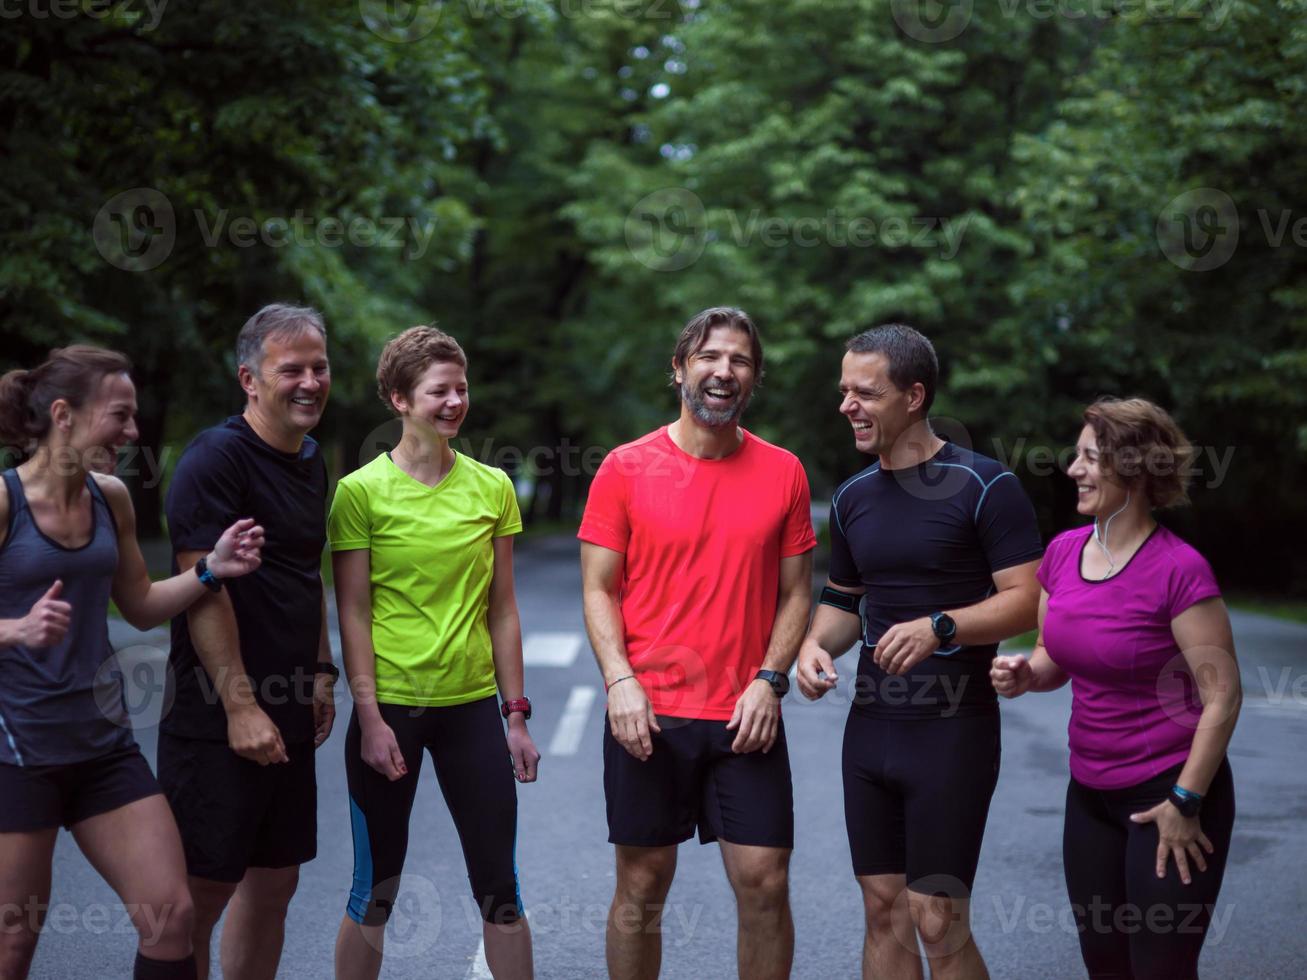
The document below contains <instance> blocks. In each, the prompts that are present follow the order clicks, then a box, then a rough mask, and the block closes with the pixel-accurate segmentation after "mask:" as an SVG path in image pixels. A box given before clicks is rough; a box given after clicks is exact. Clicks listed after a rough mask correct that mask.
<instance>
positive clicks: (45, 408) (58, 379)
mask: <svg viewBox="0 0 1307 980" xmlns="http://www.w3.org/2000/svg"><path fill="white" fill-rule="evenodd" d="M131 370H132V362H131V361H129V360H128V359H127V357H126V356H125V355H123V354H120V353H118V351H116V350H107V349H105V348H103V347H92V346H91V345H90V344H73V345H72V346H70V347H57V348H55V349H54V350H52V351H50V356H49V357H48V358H46V360H45V362H44V363H42V364H41V365H39V366H38V367H35V368H33V369H32V370H30V371H23V370H21V369H20V370H14V371H8V372H6V373H5V375H4V377H0V456H3V455H4V454H5V451H6V450H8V451H10V452H13V453H16V454H17V456H18V458H19V459H24V458H26V457H27V456H29V455H31V454H32V452H33V451H35V449H36V447H37V445H38V444H39V443H40V442H41V440H42V439H45V438H46V437H47V436H48V435H49V434H50V406H51V405H53V404H54V403H55V402H56V401H58V400H59V399H61V398H62V399H63V400H64V401H66V402H68V404H70V405H72V406H73V408H78V409H80V408H81V407H82V406H83V405H85V404H86V402H87V400H88V399H90V398H91V397H92V396H94V395H95V393H96V392H97V391H98V390H99V387H100V382H101V381H102V380H104V378H105V376H106V375H110V374H130V373H131Z"/></svg>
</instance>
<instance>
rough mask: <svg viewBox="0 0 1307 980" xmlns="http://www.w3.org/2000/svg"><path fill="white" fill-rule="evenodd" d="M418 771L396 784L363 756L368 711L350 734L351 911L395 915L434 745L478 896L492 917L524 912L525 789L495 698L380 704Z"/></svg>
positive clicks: (368, 921) (361, 916) (370, 920)
mask: <svg viewBox="0 0 1307 980" xmlns="http://www.w3.org/2000/svg"><path fill="white" fill-rule="evenodd" d="M377 707H378V708H380V709H381V717H382V720H383V721H385V723H386V724H387V725H389V726H390V728H391V730H392V731H393V732H394V733H395V741H396V742H398V743H399V751H400V752H401V753H402V754H403V756H404V762H405V764H406V765H407V766H408V774H407V775H405V776H403V777H401V778H399V779H397V780H395V781H394V782H393V783H392V782H391V781H390V780H389V779H387V778H386V777H385V776H383V775H382V774H381V773H379V772H377V771H376V770H375V769H373V768H372V767H371V766H369V765H368V764H367V763H366V762H364V761H363V756H362V744H363V732H362V729H361V728H360V727H359V720H358V713H357V712H355V714H354V716H353V717H352V718H350V722H349V731H348V733H347V734H346V736H345V778H346V781H347V782H348V784H349V809H350V826H351V827H352V828H353V833H354V886H353V888H351V889H350V895H349V906H348V909H347V911H348V913H349V916H350V918H352V919H353V920H354V921H355V922H361V923H363V924H364V925H382V924H384V923H385V922H386V920H387V919H388V918H389V917H390V911H391V907H392V906H393V905H394V902H395V895H396V892H397V891H398V890H399V876H400V872H402V871H403V870H404V857H405V855H406V854H407V852H408V818H409V813H410V812H411V811H412V809H413V797H414V795H415V794H416V793H417V788H418V773H419V771H420V770H421V768H422V750H423V749H426V750H427V751H428V752H430V753H431V760H432V762H434V763H435V767H436V778H437V779H438V780H439V781H440V791H441V793H443V794H444V797H445V804H446V805H447V806H448V807H449V813H450V816H452V817H453V818H454V826H455V828H456V829H457V830H458V839H459V841H460V842H461V843H462V845H463V859H464V861H465V862H466V865H467V876H468V880H469V881H470V883H471V885H472V896H473V898H475V899H476V902H477V905H478V906H480V908H481V915H482V917H483V918H484V919H485V920H486V921H487V922H495V923H499V924H501V925H505V924H508V923H511V922H516V921H517V920H518V919H519V918H520V917H521V915H522V899H521V896H520V894H519V893H518V886H517V860H516V855H515V851H516V848H517V788H516V786H515V784H514V782H513V766H512V760H511V757H510V756H509V753H508V746H507V744H506V743H505V741H504V723H503V720H502V719H501V717H500V714H499V705H498V703H497V701H496V699H495V698H494V697H489V698H484V699H482V700H480V701H473V702H472V703H470V704H459V705H453V706H451V707H445V708H410V707H408V706H406V705H396V704H379V705H377Z"/></svg>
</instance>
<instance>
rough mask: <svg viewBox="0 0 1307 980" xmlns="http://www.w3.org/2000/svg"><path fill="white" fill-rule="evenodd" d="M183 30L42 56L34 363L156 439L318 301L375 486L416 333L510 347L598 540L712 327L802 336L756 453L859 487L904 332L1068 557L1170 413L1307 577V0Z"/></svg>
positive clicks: (226, 405)
mask: <svg viewBox="0 0 1307 980" xmlns="http://www.w3.org/2000/svg"><path fill="white" fill-rule="evenodd" d="M175 6H176V9H174V5H167V6H165V7H164V8H163V10H162V15H161V16H160V17H158V18H157V23H154V18H153V17H152V11H151V9H150V8H147V7H146V6H145V5H144V4H143V2H127V3H120V4H117V5H116V6H115V7H114V8H113V11H112V15H111V16H109V17H91V16H85V15H79V16H78V17H75V18H72V19H59V18H53V17H48V16H47V17H39V16H35V15H32V14H30V13H29V14H25V15H24V16H22V17H21V18H18V19H15V20H6V22H5V30H4V32H3V34H0V121H2V122H3V134H4V135H3V139H4V144H3V146H4V152H3V154H2V155H0V231H2V232H3V234H4V235H5V240H6V248H5V250H4V253H3V255H0V316H2V317H3V326H0V332H2V333H3V336H4V338H5V344H4V353H3V359H4V361H5V362H6V363H9V362H21V361H30V360H33V359H35V358H36V357H37V356H39V354H40V352H41V351H43V350H44V349H45V348H47V347H49V346H51V345H53V344H56V343H61V342H64V341H67V340H69V339H72V338H74V337H77V338H89V339H93V340H98V341H100V342H103V343H107V344H112V345H114V346H117V347H120V348H122V349H124V350H127V351H128V352H129V353H130V354H131V356H132V357H133V358H134V360H135V361H136V362H137V364H138V365H139V367H140V370H139V372H138V374H139V377H140V380H141V381H142V383H143V387H144V389H145V395H146V397H145V398H144V399H143V402H142V408H143V412H144V415H145V419H144V421H145V423H146V424H145V425H144V426H143V428H144V430H145V437H146V438H147V439H152V440H154V441H155V442H161V441H165V440H167V441H171V442H174V443H176V442H179V441H184V439H185V438H187V437H188V436H189V434H190V433H191V432H193V431H194V430H195V429H196V428H198V427H199V426H201V425H203V424H207V423H208V422H209V421H211V420H212V419H213V418H214V417H215V416H216V415H217V414H219V413H221V412H223V411H225V410H228V409H230V408H232V407H234V406H235V404H236V399H235V397H234V395H235V390H234V385H232V384H231V382H230V380H229V379H230V376H231V371H232V365H231V363H230V354H229V353H228V352H229V350H230V348H231V345H232V340H233V338H234V335H235V332H236V330H237V329H238V328H239V325H240V323H241V322H242V321H243V320H244V318H245V317H246V316H248V315H249V313H251V312H252V311H253V310H254V309H256V308H257V307H258V306H259V305H261V304H262V303H264V302H266V301H269V300H272V299H279V298H287V299H293V300H304V301H307V302H311V303H314V304H316V305H318V306H320V307H321V308H322V309H323V310H324V312H326V314H327V316H328V321H329V326H330V329H331V332H332V343H333V360H334V368H335V374H336V387H335V390H334V393H333V396H332V397H333V409H332V410H331V411H329V413H328V421H327V423H326V425H325V426H324V429H323V430H322V435H323V437H324V439H326V440H327V441H328V443H329V444H330V445H331V446H332V447H333V460H334V462H335V464H336V465H337V466H339V467H342V468H345V467H352V466H354V465H356V464H357V462H358V461H359V456H360V453H362V454H364V455H366V453H367V452H368V451H370V449H371V447H372V445H373V443H372V442H370V441H369V435H370V433H371V431H372V429H373V428H374V427H375V426H377V425H379V424H381V423H382V422H383V421H384V419H385V415H384V412H383V411H382V409H381V406H380V405H379V404H378V403H377V402H376V400H375V397H374V395H373V393H372V385H371V380H370V378H371V373H372V365H373V364H374V363H375V356H376V353H377V351H378V349H379V347H380V345H381V343H382V342H383V341H384V339H385V338H386V337H387V336H389V335H391V334H393V333H394V332H396V331H397V330H399V329H402V328H403V327H405V326H408V325H410V324H412V323H415V322H425V321H430V320H437V321H439V322H440V323H441V324H442V325H444V326H445V327H446V328H447V329H449V330H451V331H452V332H453V333H454V334H455V335H456V336H458V337H459V338H460V340H462V341H463V342H464V344H465V346H466V347H467V349H468V351H469V354H470V355H471V358H472V368H471V371H472V376H473V385H474V399H475V400H474V411H473V415H472V421H471V424H472V426H473V427H472V428H471V429H469V430H468V432H467V433H466V436H467V442H466V443H465V445H464V448H465V449H468V450H469V451H473V452H477V453H478V454H479V455H482V456H483V457H486V458H488V459H490V460H491V461H495V462H499V463H501V464H503V465H506V466H508V467H509V468H510V469H513V470H514V471H515V472H516V473H517V474H518V475H521V476H525V477H530V478H534V480H533V481H530V480H529V481H524V483H523V485H524V486H525V485H527V483H530V482H533V485H534V486H535V487H536V488H537V492H536V494H535V497H534V499H533V500H532V501H531V507H530V509H531V512H532V516H534V517H536V518H543V517H554V518H566V517H569V516H571V515H573V514H574V513H575V511H576V508H577V507H578V506H579V503H580V501H581V500H582V499H583V494H584V490H585V485H586V477H587V475H588V473H589V472H590V471H591V470H592V469H593V463H594V461H595V460H597V458H598V455H597V452H598V451H597V450H596V451H592V452H590V453H589V454H587V453H586V452H585V451H584V450H585V449H586V448H587V447H600V448H602V447H609V446H612V445H613V444H615V443H617V442H619V441H623V440H625V439H628V438H631V437H633V436H635V435H637V434H639V433H641V432H643V431H645V430H647V429H648V428H649V427H651V426H653V425H655V424H657V423H658V422H660V421H664V420H666V419H668V418H669V417H670V416H671V415H672V413H673V412H674V410H675V405H674V402H673V399H672V396H671V394H670V392H669V391H668V389H667V386H666V382H667V368H668V359H669V357H670V352H671V347H672V343H673V340H674V337H675V334H676V331H677V329H678V328H679V326H680V325H681V324H682V323H683V322H684V321H685V320H686V319H687V318H688V317H689V316H690V315H691V314H693V313H694V312H695V311H697V310H698V309H700V308H702V307H704V306H708V305H715V304H737V305H741V306H744V307H746V308H747V309H749V310H750V311H751V312H753V313H754V314H755V316H756V318H757V319H758V321H759V323H760V324H761V325H762V327H763V329H764V335H765V338H766V341H767V368H768V373H767V377H766V380H765V383H764V386H763V389H762V391H761V392H760V394H759V396H758V398H757V400H756V402H755V407H754V408H753V409H752V410H751V415H750V424H751V425H752V426H753V427H755V428H756V429H758V430H759V431H760V432H761V433H762V434H764V435H766V436H768V437H770V438H774V439H776V440H778V441H780V442H782V443H783V444H785V445H787V446H790V447H792V448H794V449H795V450H796V451H798V452H799V453H800V454H801V455H802V457H803V459H804V461H805V463H806V464H807V466H808V469H809V473H810V477H811V479H812V482H813V486H814V490H815V491H816V494H817V495H818V496H820V495H821V494H822V493H824V492H828V491H829V489H830V488H831V487H832V486H833V485H834V484H835V483H836V482H838V480H839V479H840V478H842V477H843V476H845V475H847V474H848V473H850V472H852V471H853V470H854V469H856V468H858V467H859V466H861V465H862V463H863V462H864V461H863V460H861V459H860V458H858V457H857V456H856V454H854V453H853V452H852V451H851V449H850V446H849V440H848V437H847V432H846V430H845V429H844V428H843V424H842V423H841V421H840V419H839V418H838V416H837V415H836V413H835V406H836V402H835V397H834V387H835V383H836V380H837V372H838V361H839V356H840V353H841V343H842V341H843V340H844V339H845V338H846V337H848V336H849V335H850V334H852V333H854V332H855V331H857V330H860V329H862V328H864V327H866V326H870V325H873V324H875V323H878V322H883V321H886V320H892V319H904V320H907V321H909V322H912V323H914V324H915V325H917V326H919V327H921V328H922V329H923V330H925V331H926V332H927V333H929V334H930V335H931V336H932V337H933V338H934V339H935V341H936V344H937V347H938V349H939V351H940V355H941V359H942V361H943V367H944V386H943V390H942V392H941V395H940V397H939V399H938V401H937V403H936V404H937V413H938V414H939V415H940V416H941V417H942V419H947V420H954V419H955V420H960V421H958V422H952V421H949V422H946V423H944V424H945V425H946V426H947V427H948V429H949V431H950V434H952V435H954V436H956V437H959V438H962V437H965V438H969V439H970V440H971V442H972V444H973V445H974V446H975V447H976V448H977V449H979V450H981V451H983V452H989V453H991V454H994V455H998V456H1001V457H1002V458H1003V459H1004V460H1005V462H1008V463H1009V464H1010V465H1013V466H1014V467H1015V468H1016V469H1017V470H1018V472H1019V473H1020V474H1021V475H1022V478H1023V480H1024V481H1025V483H1026V485H1027V487H1028V488H1029V489H1030V490H1031V492H1032V495H1033V496H1034V497H1035V499H1036V501H1037V503H1038V505H1039V507H1040V510H1041V516H1042V519H1043V520H1044V522H1045V530H1046V531H1047V532H1051V531H1053V530H1055V529H1057V528H1059V527H1062V526H1066V524H1068V523H1070V522H1072V521H1073V520H1074V515H1073V514H1072V513H1071V498H1070V494H1069V492H1068V491H1067V487H1066V485H1065V482H1064V481H1062V480H1061V478H1059V477H1056V476H1052V475H1049V472H1048V466H1047V463H1045V462H1043V460H1044V459H1045V457H1048V458H1051V457H1052V455H1053V452H1054V451H1055V450H1058V449H1061V448H1062V447H1064V446H1066V445H1068V444H1069V443H1070V442H1072V441H1073V440H1074V438H1075V435H1076V430H1077V429H1078V425H1079V422H1078V420H1079V411H1080V409H1081V407H1082V406H1083V404H1084V403H1085V402H1086V401H1088V400H1090V399H1092V398H1093V397H1095V396H1097V395H1099V394H1106V393H1111V394H1131V393H1141V394H1145V395H1148V396H1150V397H1153V398H1155V399H1157V400H1158V401H1160V402H1162V403H1163V404H1166V405H1168V406H1170V407H1172V408H1173V409H1174V411H1175V413H1176V415H1177V417H1178V418H1179V419H1180V421H1181V422H1182V424H1183V425H1184V426H1185V427H1186V428H1187V429H1188V430H1189V432H1190V434H1191V435H1192V436H1193V438H1194V439H1195V441H1197V442H1199V443H1201V444H1202V445H1203V446H1204V447H1205V449H1206V451H1207V455H1206V458H1207V459H1209V460H1215V461H1218V462H1219V461H1225V463H1224V465H1217V463H1209V464H1208V465H1207V466H1206V468H1205V470H1204V472H1203V473H1202V474H1200V478H1199V484H1200V485H1199V487H1198V489H1197V490H1196V492H1195V507H1194V508H1193V509H1192V510H1191V511H1190V512H1188V514H1187V516H1183V517H1180V518H1178V520H1180V522H1181V523H1182V524H1184V525H1185V526H1184V531H1185V533H1187V534H1189V535H1191V536H1192V537H1193V538H1194V539H1195V540H1196V541H1197V542H1198V543H1199V544H1200V546H1201V547H1203V548H1204V550H1205V551H1206V552H1207V553H1209V554H1211V555H1212V556H1213V557H1214V558H1215V559H1216V562H1217V565H1218V569H1219V570H1220V572H1221V573H1222V575H1224V576H1227V577H1229V578H1230V579H1231V580H1237V581H1241V582H1244V583H1247V584H1250V585H1257V586H1261V587H1267V588H1277V589H1278V588H1293V589H1298V590H1301V589H1303V588H1307V568H1304V565H1303V559H1301V558H1299V557H1298V556H1297V555H1296V554H1295V552H1294V550H1293V548H1292V544H1291V542H1292V541H1294V540H1296V539H1300V538H1301V537H1302V535H1303V532H1304V531H1307V505H1305V504H1303V503H1302V501H1301V494H1300V493H1298V492H1297V491H1296V489H1295V488H1296V487H1297V486H1298V485H1299V484H1300V483H1301V482H1302V479H1303V477H1304V476H1305V475H1307V474H1304V472H1303V470H1304V461H1305V460H1307V422H1304V419H1307V395H1305V394H1304V392H1305V391H1307V387H1305V383H1307V355H1304V353H1303V352H1304V350H1305V349H1307V343H1305V342H1304V341H1305V340H1307V337H1305V336H1304V334H1305V333H1307V325H1305V319H1304V318H1305V316H1307V280H1305V278H1304V262H1305V256H1307V210H1303V208H1304V207H1307V205H1304V204H1303V202H1302V199H1301V189H1302V188H1303V187H1304V186H1307V180H1305V179H1304V178H1307V174H1304V172H1303V171H1304V168H1305V167H1307V163H1305V162H1304V161H1307V154H1304V152H1303V151H1304V149H1307V147H1304V145H1303V144H1304V141H1305V132H1307V130H1304V127H1303V126H1302V124H1301V123H1300V122H1299V121H1298V120H1299V117H1300V115H1301V111H1300V109H1299V108H1298V107H1299V106H1300V105H1301V104H1302V102H1303V96H1304V86H1307V81H1304V79H1307V27H1304V24H1305V23H1307V21H1305V20H1304V17H1303V15H1304V13H1307V2H1305V0H1279V2H1273V0H1258V2H1253V0H1221V2H1216V0H1213V2H1210V3H1206V4H1200V5H1193V4H1172V5H1165V4H1151V5H1149V4H1119V5H1113V4H1108V3H1088V4H1086V3H1080V2H1076V3H1059V2H1053V0H1041V2H1034V0H999V2H998V3H996V4H980V3H976V4H970V5H968V4H953V5H951V6H950V5H938V6H940V10H941V11H944V13H946V14H947V17H946V18H945V19H944V20H943V21H930V20H929V18H926V19H925V20H923V19H921V18H917V19H915V20H914V19H913V16H912V15H913V14H914V12H920V11H925V12H926V13H929V11H927V10H926V8H928V7H931V5H930V4H921V5H918V4H916V3H914V2H910V0H892V2H891V0H846V2H841V3H831V2H829V0H786V2H775V0H771V2H767V0H730V2H723V0H680V2H675V0H638V2H637V0H461V2H448V0H446V2H444V3H434V2H424V3H419V4H416V5H411V6H409V7H406V6H405V4H402V3H399V4H391V3H386V2H381V0H376V2H374V0H361V2H360V3H358V4H343V5H332V4H327V5H321V4H311V3H307V2H294V0H274V2H269V3H264V4H259V5H245V6H243V7H237V8H235V9H232V8H230V6H229V5H226V4H219V3H214V2H200V3H194V4H189V5H186V6H185V8H184V9H183V8H182V7H181V6H180V5H175ZM946 7H947V10H945V8H946ZM967 8H970V13H969V15H968V14H966V10H967ZM34 9H39V5H38V8H34ZM1114 10H1118V11H1119V12H1117V13H1114V12H1113V11H1114ZM948 11H953V12H952V13H949V12H948ZM937 12H938V11H937ZM1082 13H1083V16H1081V15H1080V14H1082ZM964 15H965V16H964ZM958 17H961V19H958ZM943 35H948V36H947V37H946V38H943V39H942V40H941V39H939V38H941V37H942V36H943ZM133 188H150V189H153V190H154V191H156V192H157V193H158V194H160V195H162V196H163V198H164V199H165V201H166V203H167V205H168V207H170V208H171V213H172V215H173V219H174V222H175V236H174V238H175V240H174V243H173V244H172V246H171V248H170V251H169V252H168V254H167V256H166V258H164V259H163V260H162V261H161V262H159V263H158V264H157V265H155V266H154V267H152V268H150V269H148V270H147V271H129V270H130V269H132V268H138V269H139V268H140V267H141V266H142V265H143V264H148V262H149V261H150V260H151V259H152V258H154V257H155V256H152V255H150V254H142V255H133V254H127V253H133V252H137V253H148V249H147V247H146V246H147V245H149V246H150V247H152V245H150V243H152V242H153V241H155V240H156V239H155V237H153V236H152V234H151V231H152V229H154V228H156V227H160V222H161V221H162V219H163V218H166V215H164V214H162V213H161V212H160V209H159V208H158V207H156V205H157V204H158V201H157V200H156V199H149V200H147V201H145V204H146V205H147V207H146V209H145V211H142V210H141V204H142V201H141V200H140V199H139V198H135V199H128V200H127V201H126V205H122V203H121V202H119V205H116V206H118V207H119V211H120V212H121V213H118V214H117V215H116V217H113V216H111V218H112V220H110V221H109V222H108V226H107V230H106V227H105V222H104V220H103V218H102V220H101V222H100V224H97V213H100V212H102V209H103V208H104V207H105V206H106V203H107V202H113V201H114V200H115V196H116V195H119V194H121V193H122V192H124V191H129V190H131V189H133ZM1295 209H1297V210H1295ZM111 210H112V207H111ZM114 222H116V223H114ZM97 232H98V233H99V234H98V237H97ZM1236 233H1237V241H1235V236H1236ZM115 236H116V237H115ZM1295 236H1297V240H1295ZM115 242H116V243H117V244H116V245H115ZM106 251H107V253H108V257H106ZM121 266H126V267H127V268H122V267H121ZM963 424H964V425H963ZM1231 449H1232V450H1233V453H1232V455H1231V454H1230V453H1229V450H1231ZM533 450H534V453H533V452H532V451H533ZM587 460H588V462H587ZM1041 467H1042V468H1041ZM1218 477H1219V479H1218ZM1209 484H1211V485H1210V486H1209ZM1218 484H1219V485H1218ZM144 503H145V505H146V506H147V507H148V506H149V505H150V501H149V500H148V499H146V500H145V501H144ZM1251 554H1256V555H1257V556H1258V560H1257V561H1256V563H1255V564H1254V563H1252V562H1249V561H1248V556H1249V555H1251Z"/></svg>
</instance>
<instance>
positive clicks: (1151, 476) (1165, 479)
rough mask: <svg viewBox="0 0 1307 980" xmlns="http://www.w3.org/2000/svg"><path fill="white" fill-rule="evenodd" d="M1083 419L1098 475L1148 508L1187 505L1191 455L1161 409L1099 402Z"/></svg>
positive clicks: (1142, 402) (1131, 401) (1143, 403)
mask: <svg viewBox="0 0 1307 980" xmlns="http://www.w3.org/2000/svg"><path fill="white" fill-rule="evenodd" d="M1084 420H1085V424H1086V425H1088V426H1089V427H1090V428H1091V429H1093V430H1094V438H1095V440H1096V441H1097V442H1098V455H1099V465H1100V467H1102V469H1103V472H1105V473H1107V474H1109V475H1110V476H1112V477H1113V478H1115V479H1116V480H1118V481H1120V482H1121V483H1122V484H1123V485H1124V486H1125V487H1127V488H1128V489H1130V490H1142V491H1143V492H1144V494H1145V495H1146V496H1147V498H1148V503H1149V506H1151V507H1177V506H1179V505H1181V504H1187V503H1188V502H1189V492H1188V491H1189V483H1190V481H1191V480H1192V479H1193V469H1192V466H1191V464H1192V463H1193V461H1194V458H1195V457H1196V456H1197V452H1196V451H1195V449H1194V447H1193V446H1192V445H1191V444H1190V442H1189V440H1188V439H1187V438H1186V437H1185V434H1184V432H1183V431H1182V430H1181V428H1180V426H1179V425H1177V424H1176V421H1175V419H1173V418H1171V416H1170V414H1169V413H1168V412H1167V411H1166V409H1164V408H1162V407H1161V406H1160V405H1156V404H1154V403H1153V402H1150V401H1148V400H1147V399H1146V398H1100V399H1098V400H1097V401H1096V402H1094V403H1093V404H1092V405H1090V406H1089V407H1088V408H1086V409H1085V412H1084Z"/></svg>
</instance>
